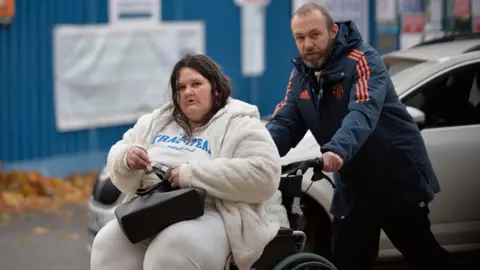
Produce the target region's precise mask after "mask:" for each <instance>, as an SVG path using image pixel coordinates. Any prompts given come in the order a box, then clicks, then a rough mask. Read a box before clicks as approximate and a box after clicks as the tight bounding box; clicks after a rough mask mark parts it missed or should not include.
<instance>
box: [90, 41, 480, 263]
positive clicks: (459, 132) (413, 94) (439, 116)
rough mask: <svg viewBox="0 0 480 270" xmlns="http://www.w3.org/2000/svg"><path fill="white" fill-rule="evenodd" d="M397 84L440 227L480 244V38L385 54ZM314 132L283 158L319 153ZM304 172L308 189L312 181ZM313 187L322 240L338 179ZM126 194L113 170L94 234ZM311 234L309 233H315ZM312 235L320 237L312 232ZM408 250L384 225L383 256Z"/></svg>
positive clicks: (466, 245)
mask: <svg viewBox="0 0 480 270" xmlns="http://www.w3.org/2000/svg"><path fill="white" fill-rule="evenodd" d="M384 61H385V63H386V65H387V67H388V68H389V72H390V74H391V78H392V80H393V83H394V85H395V88H396V91H397V93H398V95H399V97H400V99H401V100H402V102H403V103H404V104H405V105H406V106H407V110H408V111H409V113H410V114H411V115H412V116H413V118H414V119H415V120H416V121H417V123H418V125H419V127H420V128H421V133H422V136H423V138H424V140H425V142H426V145H427V150H428V153H429V156H430V158H431V161H432V163H433V167H434V169H435V172H436V174H437V176H438V179H439V181H440V186H441V188H442V191H441V192H440V193H439V194H438V196H437V197H436V199H435V200H434V201H433V202H432V203H431V205H430V210H431V215H430V218H431V222H432V231H433V233H434V234H435V237H436V238H437V240H438V241H439V242H440V244H441V245H442V246H443V247H444V248H446V249H447V250H448V251H450V252H458V251H472V250H478V249H480V211H479V209H480V200H479V199H478V197H477V196H479V194H480V38H475V37H470V38H468V39H465V40H451V41H448V40H447V41H445V40H439V41H430V42H429V44H421V45H419V46H416V47H413V48H410V49H407V50H401V51H396V52H393V53H389V54H387V55H385V56H384ZM319 153H320V152H319V145H318V144H317V142H316V141H315V139H314V138H313V136H312V134H311V133H310V132H307V134H306V135H305V137H304V138H303V140H302V141H301V142H300V143H299V144H298V145H297V147H295V148H294V149H292V150H291V151H290V152H289V153H288V154H287V155H286V156H285V157H283V158H282V165H284V164H288V163H291V162H294V161H300V160H305V159H308V158H313V157H316V156H318V155H319ZM310 177H311V172H310V174H309V173H307V174H305V176H304V183H303V186H304V190H305V189H306V187H307V186H308V185H309V183H310ZM308 194H309V195H310V196H311V197H312V198H314V199H315V200H316V201H317V202H318V204H319V207H318V211H322V213H319V217H320V222H321V223H322V224H321V225H320V226H319V227H320V228H323V229H324V231H325V233H323V234H322V233H319V234H318V232H317V234H318V235H317V236H315V237H314V239H316V240H317V241H322V242H324V243H329V241H330V239H329V237H330V234H329V232H330V229H329V228H330V226H331V220H332V216H331V215H330V214H328V209H329V207H330V203H331V199H332V194H333V190H332V186H331V185H330V184H329V183H328V182H326V181H319V182H315V183H314V184H313V185H312V187H311V188H310V189H309V191H308ZM122 200H123V195H122V194H121V193H120V191H118V189H116V188H115V187H114V186H113V185H112V183H111V181H110V179H109V177H108V174H107V173H106V172H105V171H103V172H102V173H100V175H99V177H98V181H97V183H96V185H95V189H94V191H93V195H92V197H91V199H90V202H89V208H90V211H91V220H90V223H89V230H90V232H91V233H92V236H93V235H95V233H96V232H98V231H99V230H100V228H101V227H102V226H104V225H105V224H106V223H107V222H108V221H110V220H111V219H113V218H115V216H114V209H115V207H116V206H117V205H118V204H119V203H120V202H121V201H122ZM307 235H308V234H307ZM310 239H312V238H310ZM396 258H401V254H400V253H399V252H398V251H397V250H396V249H395V248H394V247H393V245H392V244H391V242H390V241H389V240H388V238H387V237H386V236H385V234H384V233H383V232H382V235H381V242H380V253H379V257H378V260H379V261H385V260H392V259H396Z"/></svg>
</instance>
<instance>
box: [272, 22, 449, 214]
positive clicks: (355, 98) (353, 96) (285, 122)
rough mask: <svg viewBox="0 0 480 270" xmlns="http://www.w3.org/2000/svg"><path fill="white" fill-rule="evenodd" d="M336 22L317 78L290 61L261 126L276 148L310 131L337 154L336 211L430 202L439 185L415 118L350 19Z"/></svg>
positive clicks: (283, 148)
mask: <svg viewBox="0 0 480 270" xmlns="http://www.w3.org/2000/svg"><path fill="white" fill-rule="evenodd" d="M337 24H338V25H339V32H338V35H337V38H336V40H335V42H334V44H333V48H332V52H331V55H330V57H329V58H328V60H327V62H326V63H325V65H324V68H323V69H322V71H321V75H320V79H319V81H318V82H315V81H313V80H314V79H313V78H314V76H311V73H312V71H311V70H309V68H308V67H306V66H305V64H304V63H303V62H302V60H301V59H300V58H295V59H293V60H292V61H293V65H294V69H293V70H292V72H291V75H290V79H289V82H288V87H287V93H286V96H285V99H284V100H283V101H282V102H281V103H280V104H279V105H278V106H277V108H276V110H275V113H274V115H273V117H272V119H271V120H270V121H269V123H268V124H267V125H266V127H267V129H268V130H269V131H270V133H271V135H272V137H273V139H274V141H275V143H276V145H277V148H278V151H279V152H280V155H281V156H284V155H285V154H287V152H288V151H289V150H290V149H291V148H292V147H295V146H296V145H297V144H298V142H299V141H300V140H301V139H302V138H303V136H304V135H305V133H306V131H307V130H310V131H311V132H312V134H313V136H314V137H315V139H316V141H317V142H318V143H319V144H320V146H321V150H322V152H327V151H331V152H334V153H336V154H338V155H339V156H340V157H341V158H342V159H343V160H344V166H343V167H342V169H341V170H340V171H339V173H335V174H334V178H335V182H336V184H337V188H336V189H335V191H334V196H333V201H332V207H331V209H330V211H331V213H332V214H333V215H334V216H336V217H341V216H346V215H348V214H349V212H350V211H351V210H352V209H353V207H358V208H359V209H363V210H361V211H365V212H368V213H372V214H374V215H378V213H381V211H389V212H392V211H395V210H402V209H405V207H407V206H412V205H415V204H420V203H421V202H424V203H428V202H430V201H431V200H432V199H433V198H434V195H435V193H437V192H439V191H440V187H439V185H438V181H437V178H436V176H435V173H434V171H433V168H432V165H431V163H430V160H429V158H428V155H427V151H426V148H425V144H424V141H423V138H422V136H421V135H420V131H419V129H418V126H417V124H416V123H415V121H414V120H413V118H412V117H411V116H410V115H409V113H408V112H407V110H406V107H405V105H404V104H402V103H401V102H400V100H399V98H398V96H397V94H396V92H395V89H394V87H393V84H392V81H391V79H390V77H389V74H388V71H387V69H386V67H385V65H384V63H383V60H382V58H381V56H380V55H379V54H378V52H377V51H376V50H375V49H374V48H372V47H371V46H369V45H367V44H363V42H362V37H361V34H360V32H359V31H358V29H357V28H356V26H355V24H354V23H352V22H341V23H337ZM315 85H317V86H316V87H317V88H316V89H317V91H316V90H315Z"/></svg>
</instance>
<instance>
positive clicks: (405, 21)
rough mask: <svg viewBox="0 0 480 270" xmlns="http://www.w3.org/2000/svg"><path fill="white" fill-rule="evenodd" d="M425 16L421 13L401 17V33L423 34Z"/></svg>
mask: <svg viewBox="0 0 480 270" xmlns="http://www.w3.org/2000/svg"><path fill="white" fill-rule="evenodd" d="M424 23H425V16H424V15H423V13H411V14H403V15H402V33H405V34H417V33H423V24H424Z"/></svg>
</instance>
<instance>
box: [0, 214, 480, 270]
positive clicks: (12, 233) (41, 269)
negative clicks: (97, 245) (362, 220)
mask: <svg viewBox="0 0 480 270" xmlns="http://www.w3.org/2000/svg"><path fill="white" fill-rule="evenodd" d="M87 220H88V216H87V211H86V209H85V207H80V206H70V207H67V208H65V209H64V210H62V211H60V212H57V213H54V214H45V213H23V214H20V215H16V216H11V217H9V216H6V215H5V214H2V213H0V269H1V270H88V269H89V258H90V255H89V252H88V250H87V244H88V243H89V242H90V238H89V235H88V233H87V229H86V222H87ZM479 255H480V254H479V253H476V254H467V255H463V256H460V257H457V262H458V264H457V265H458V267H455V268H456V269H455V270H478V269H480V256H479ZM475 257H476V258H475ZM376 270H407V268H406V267H405V266H404V265H402V264H399V265H389V266H382V267H377V268H376Z"/></svg>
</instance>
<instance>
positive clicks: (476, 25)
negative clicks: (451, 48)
mask: <svg viewBox="0 0 480 270" xmlns="http://www.w3.org/2000/svg"><path fill="white" fill-rule="evenodd" d="M472 24H473V25H472V29H473V32H475V33H480V16H475V17H473V19H472Z"/></svg>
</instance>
